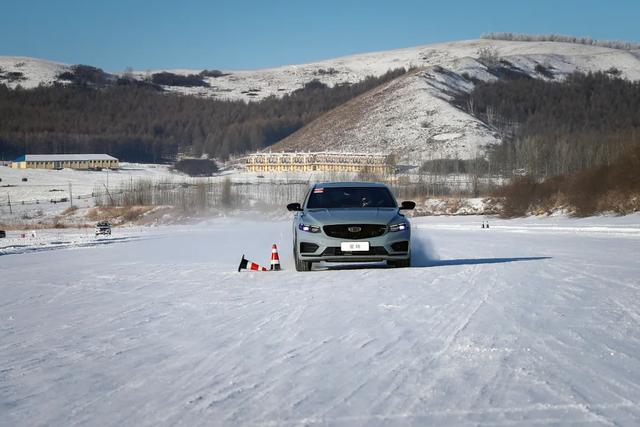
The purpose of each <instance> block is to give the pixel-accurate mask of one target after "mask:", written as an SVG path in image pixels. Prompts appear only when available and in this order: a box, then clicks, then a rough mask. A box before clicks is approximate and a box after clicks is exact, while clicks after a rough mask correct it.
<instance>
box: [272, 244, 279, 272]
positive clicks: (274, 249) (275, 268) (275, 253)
mask: <svg viewBox="0 0 640 427" xmlns="http://www.w3.org/2000/svg"><path fill="white" fill-rule="evenodd" d="M271 271H280V256H279V255H278V247H277V246H276V244H275V243H274V244H273V246H271Z"/></svg>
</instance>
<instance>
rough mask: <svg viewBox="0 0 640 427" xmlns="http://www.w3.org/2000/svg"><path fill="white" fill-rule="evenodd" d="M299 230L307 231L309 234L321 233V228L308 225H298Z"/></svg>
mask: <svg viewBox="0 0 640 427" xmlns="http://www.w3.org/2000/svg"><path fill="white" fill-rule="evenodd" d="M298 230H302V231H306V232H307V233H319V232H320V227H316V226H315V225H306V224H303V223H300V224H298Z"/></svg>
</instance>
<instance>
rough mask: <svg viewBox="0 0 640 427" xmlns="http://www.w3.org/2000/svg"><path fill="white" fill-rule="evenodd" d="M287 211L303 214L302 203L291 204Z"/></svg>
mask: <svg viewBox="0 0 640 427" xmlns="http://www.w3.org/2000/svg"><path fill="white" fill-rule="evenodd" d="M287 210H289V211H291V212H302V207H301V206H300V203H289V204H288V205H287Z"/></svg>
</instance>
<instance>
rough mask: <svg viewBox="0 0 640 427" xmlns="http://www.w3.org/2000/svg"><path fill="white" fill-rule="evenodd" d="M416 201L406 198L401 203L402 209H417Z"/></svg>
mask: <svg viewBox="0 0 640 427" xmlns="http://www.w3.org/2000/svg"><path fill="white" fill-rule="evenodd" d="M415 207H416V202H412V201H409V200H405V201H404V202H402V203H401V204H400V209H415Z"/></svg>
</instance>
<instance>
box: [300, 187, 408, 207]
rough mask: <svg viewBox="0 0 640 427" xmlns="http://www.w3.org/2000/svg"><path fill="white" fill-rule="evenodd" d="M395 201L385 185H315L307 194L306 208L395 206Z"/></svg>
mask: <svg viewBox="0 0 640 427" xmlns="http://www.w3.org/2000/svg"><path fill="white" fill-rule="evenodd" d="M396 206H397V205H396V202H395V200H394V199H393V196H392V195H391V192H390V191H389V190H388V189H387V188H385V187H327V188H323V187H316V188H314V189H313V191H311V194H310V195H309V201H308V203H307V209H335V208H395V207H396Z"/></svg>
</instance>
